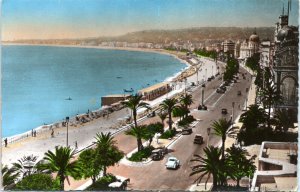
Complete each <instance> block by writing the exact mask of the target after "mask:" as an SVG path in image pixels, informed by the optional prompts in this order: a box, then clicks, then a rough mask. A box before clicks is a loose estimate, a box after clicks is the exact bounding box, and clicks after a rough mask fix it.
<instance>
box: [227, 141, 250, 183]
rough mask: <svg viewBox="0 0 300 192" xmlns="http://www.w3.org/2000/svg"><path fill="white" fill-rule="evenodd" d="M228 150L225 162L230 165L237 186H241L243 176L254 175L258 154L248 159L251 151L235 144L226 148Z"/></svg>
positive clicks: (231, 174)
mask: <svg viewBox="0 0 300 192" xmlns="http://www.w3.org/2000/svg"><path fill="white" fill-rule="evenodd" d="M226 152H227V154H226V162H225V164H226V165H227V166H228V167H229V170H230V176H231V178H232V179H234V180H236V181H237V186H238V187H240V180H241V179H242V177H253V174H254V172H255V170H256V167H255V165H254V159H255V157H256V156H252V157H251V158H249V159H247V156H249V153H248V152H247V151H246V150H245V149H242V148H240V147H235V146H234V145H232V146H231V147H230V148H228V149H226Z"/></svg>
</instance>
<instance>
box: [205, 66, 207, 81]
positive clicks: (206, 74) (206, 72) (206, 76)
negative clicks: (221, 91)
mask: <svg viewBox="0 0 300 192" xmlns="http://www.w3.org/2000/svg"><path fill="white" fill-rule="evenodd" d="M205 81H207V69H205Z"/></svg>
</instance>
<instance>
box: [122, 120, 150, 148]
mask: <svg viewBox="0 0 300 192" xmlns="http://www.w3.org/2000/svg"><path fill="white" fill-rule="evenodd" d="M125 134H126V135H131V136H134V137H135V138H137V147H138V151H140V150H142V149H143V148H144V147H143V143H142V139H143V138H145V137H146V134H147V127H146V126H145V125H141V126H137V127H132V128H131V129H128V130H127V131H125ZM139 141H140V142H139Z"/></svg>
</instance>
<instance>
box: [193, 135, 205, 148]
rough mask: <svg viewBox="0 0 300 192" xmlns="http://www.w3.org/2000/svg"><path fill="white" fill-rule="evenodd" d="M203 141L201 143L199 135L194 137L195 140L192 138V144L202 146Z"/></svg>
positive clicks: (201, 138) (201, 139)
mask: <svg viewBox="0 0 300 192" xmlns="http://www.w3.org/2000/svg"><path fill="white" fill-rule="evenodd" d="M203 143H204V141H203V137H202V135H201V134H196V135H195V138H194V144H200V145H201V144H203Z"/></svg>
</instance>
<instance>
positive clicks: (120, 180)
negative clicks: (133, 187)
mask: <svg viewBox="0 0 300 192" xmlns="http://www.w3.org/2000/svg"><path fill="white" fill-rule="evenodd" d="M116 178H117V181H115V182H112V183H110V184H109V185H108V187H110V188H113V189H114V190H122V191H124V190H126V188H127V184H128V183H130V179H129V178H125V177H122V176H119V175H116Z"/></svg>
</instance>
